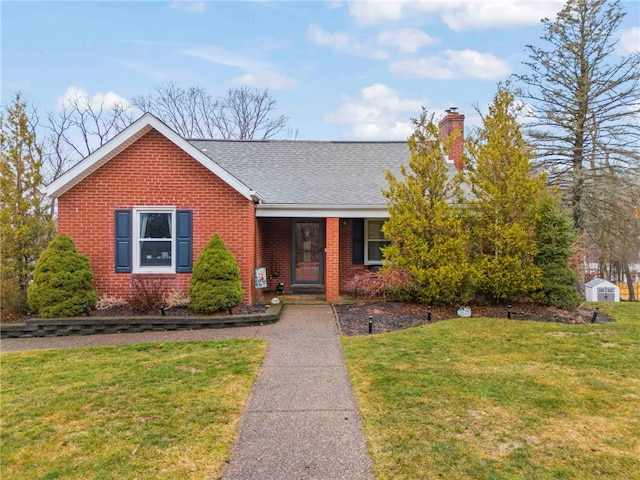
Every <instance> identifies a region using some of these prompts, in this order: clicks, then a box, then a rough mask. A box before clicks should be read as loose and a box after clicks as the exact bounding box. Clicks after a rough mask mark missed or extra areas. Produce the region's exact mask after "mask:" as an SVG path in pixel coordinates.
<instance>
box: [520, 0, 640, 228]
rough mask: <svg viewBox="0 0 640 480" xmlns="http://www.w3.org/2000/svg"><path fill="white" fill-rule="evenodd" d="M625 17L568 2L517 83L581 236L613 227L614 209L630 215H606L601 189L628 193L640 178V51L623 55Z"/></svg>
mask: <svg viewBox="0 0 640 480" xmlns="http://www.w3.org/2000/svg"><path fill="white" fill-rule="evenodd" d="M624 15H625V13H624V12H623V11H622V7H621V2H620V1H619V0H615V1H609V0H568V1H567V2H566V4H565V5H564V8H562V10H561V11H560V12H559V13H558V15H557V17H556V18H555V19H553V20H550V19H548V18H545V19H543V20H542V23H543V27H544V32H545V33H544V35H543V36H542V38H541V39H542V40H543V43H541V44H540V46H536V45H527V50H528V51H529V61H527V62H525V65H526V66H527V67H529V68H528V71H527V72H525V73H524V74H522V75H518V76H516V78H517V79H518V81H519V84H520V86H521V87H522V88H521V91H520V94H521V98H522V99H523V100H524V101H525V102H526V103H527V104H529V105H530V106H531V109H530V116H531V117H532V118H530V119H529V120H530V121H529V126H530V127H531V128H530V133H531V135H532V138H533V140H534V141H535V148H536V156H537V159H538V161H539V163H540V164H541V166H542V167H543V168H545V169H546V171H547V172H549V181H550V182H551V183H552V184H553V185H556V186H558V187H559V188H560V189H561V191H562V192H563V195H564V199H565V202H566V203H567V204H568V205H569V206H570V207H571V210H572V215H573V222H574V226H575V227H576V228H577V229H578V231H579V232H580V233H582V232H583V231H584V230H585V229H590V228H593V229H599V228H602V227H603V226H605V227H606V226H607V225H608V222H607V219H609V218H611V215H612V213H613V209H619V210H620V211H622V210H623V209H624V206H619V207H618V205H616V204H612V203H611V202H610V203H609V206H608V208H607V209H606V210H605V209H602V208H599V206H600V204H601V200H602V199H601V197H600V196H599V192H598V186H599V185H603V184H604V185H608V187H607V188H609V189H614V188H615V189H618V190H619V189H621V188H622V189H624V188H625V186H624V183H628V181H630V180H632V179H633V178H637V176H638V173H639V168H640V122H638V120H637V119H638V115H640V48H638V49H637V50H636V51H635V52H632V53H630V54H628V55H624V54H621V52H620V50H619V48H618V46H619V45H618V42H619V35H617V33H616V32H617V30H618V28H619V27H620V23H621V21H622V19H623V17H624ZM610 179H613V180H615V183H614V184H612V183H610V182H609V180H610ZM625 179H626V180H627V182H624V181H623V180H625ZM635 200H636V207H638V206H640V200H638V199H635ZM592 236H594V237H597V236H598V235H597V234H596V235H592Z"/></svg>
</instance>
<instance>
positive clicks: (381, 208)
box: [256, 203, 389, 218]
mask: <svg viewBox="0 0 640 480" xmlns="http://www.w3.org/2000/svg"><path fill="white" fill-rule="evenodd" d="M256 217H260V218H268V217H271V218H283V217H304V218H388V217H389V210H388V209H387V206H386V205H315V204H314V205H310V204H292V203H287V204H259V205H256Z"/></svg>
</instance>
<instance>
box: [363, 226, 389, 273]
mask: <svg viewBox="0 0 640 480" xmlns="http://www.w3.org/2000/svg"><path fill="white" fill-rule="evenodd" d="M385 221H386V220H384V219H377V220H373V219H367V220H366V221H365V223H364V239H365V246H364V263H365V264H366V265H382V251H381V250H380V249H381V248H382V247H386V246H387V245H389V244H390V243H391V241H390V240H386V239H385V238H384V234H383V233H382V225H384V222H385Z"/></svg>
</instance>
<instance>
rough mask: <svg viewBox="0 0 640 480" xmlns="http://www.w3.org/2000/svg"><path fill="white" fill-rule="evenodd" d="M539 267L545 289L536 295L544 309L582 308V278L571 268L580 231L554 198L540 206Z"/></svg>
mask: <svg viewBox="0 0 640 480" xmlns="http://www.w3.org/2000/svg"><path fill="white" fill-rule="evenodd" d="M535 240H536V246H537V250H538V251H537V253H536V255H535V259H534V261H535V264H536V265H537V266H538V267H539V268H540V270H541V272H542V288H540V289H539V290H538V291H536V292H534V293H533V294H532V297H533V300H534V301H535V302H537V303H541V304H543V305H553V306H556V307H559V308H565V309H571V308H575V307H577V306H578V305H580V302H581V301H582V298H581V297H580V295H578V291H577V290H576V284H577V281H578V275H577V274H576V272H575V271H573V270H572V269H571V267H570V266H569V257H571V254H572V251H571V247H572V245H573V243H574V242H575V240H576V231H575V229H574V228H573V223H572V221H571V218H570V217H569V216H568V215H567V214H565V212H563V211H562V208H561V206H560V201H559V200H558V198H557V197H556V196H554V195H545V196H544V197H543V198H542V199H541V201H540V204H539V206H538V212H537V215H536V234H535Z"/></svg>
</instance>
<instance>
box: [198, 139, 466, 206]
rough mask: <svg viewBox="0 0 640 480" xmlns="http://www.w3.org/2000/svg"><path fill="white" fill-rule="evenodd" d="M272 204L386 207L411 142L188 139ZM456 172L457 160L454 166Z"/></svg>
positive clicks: (453, 171)
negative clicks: (386, 190) (387, 190)
mask: <svg viewBox="0 0 640 480" xmlns="http://www.w3.org/2000/svg"><path fill="white" fill-rule="evenodd" d="M188 142H189V143H191V145H193V146H194V147H196V148H197V149H198V150H200V151H202V152H203V153H204V154H205V155H206V156H207V157H209V158H210V159H211V160H213V161H214V162H215V163H217V164H218V165H220V166H221V167H222V168H224V169H225V170H226V171H228V172H229V173H230V174H231V175H233V176H234V177H235V178H237V179H238V180H239V181H240V182H242V183H244V184H245V185H246V186H247V187H249V188H250V189H252V190H255V191H256V192H258V194H260V195H261V196H262V198H263V199H264V200H263V201H264V203H267V204H297V205H336V206H338V205H341V206H345V205H348V206H359V205H361V206H380V205H386V201H385V198H384V197H383V195H382V189H383V188H386V187H387V186H388V183H387V181H386V178H385V173H384V172H385V170H389V171H391V172H392V173H393V174H394V175H395V176H396V177H399V175H400V165H401V164H404V165H407V164H408V163H409V148H408V147H407V144H406V142H322V141H299V140H270V141H256V140H248V141H241V140H188ZM449 168H450V171H451V175H453V174H454V173H455V167H454V166H453V164H451V165H450V166H449Z"/></svg>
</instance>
